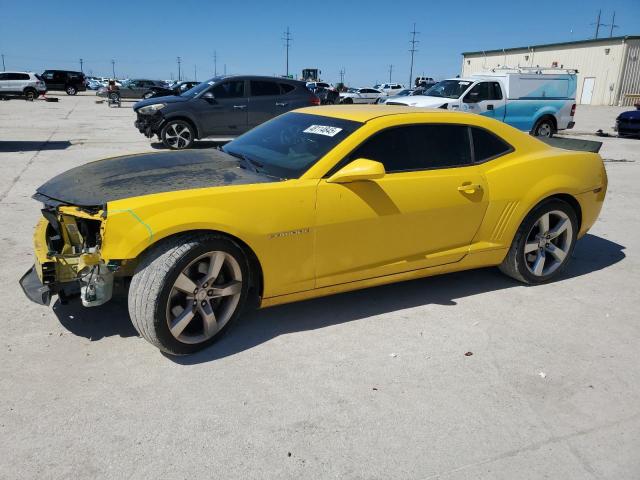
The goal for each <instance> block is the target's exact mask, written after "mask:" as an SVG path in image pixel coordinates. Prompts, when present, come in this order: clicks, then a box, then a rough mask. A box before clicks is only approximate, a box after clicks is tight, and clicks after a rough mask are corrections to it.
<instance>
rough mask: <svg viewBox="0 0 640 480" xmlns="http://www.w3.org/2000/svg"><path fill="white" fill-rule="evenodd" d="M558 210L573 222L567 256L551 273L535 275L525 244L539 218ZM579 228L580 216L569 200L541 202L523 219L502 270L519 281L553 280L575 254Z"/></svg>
mask: <svg viewBox="0 0 640 480" xmlns="http://www.w3.org/2000/svg"><path fill="white" fill-rule="evenodd" d="M557 211H560V212H564V213H565V214H566V216H567V217H568V219H569V221H570V222H571V239H570V242H569V245H568V246H567V247H566V249H565V250H566V256H565V257H564V260H563V261H562V263H561V264H560V265H559V266H558V267H557V268H556V269H555V270H554V271H553V272H551V273H550V274H548V275H535V274H534V273H532V272H531V271H530V269H529V267H528V266H527V259H526V256H525V245H526V244H527V240H528V239H529V237H530V235H531V234H532V232H533V229H534V227H535V225H536V223H537V222H538V219H540V218H541V217H542V216H543V215H544V214H545V213H551V212H557ZM578 228H579V226H578V217H577V214H576V211H575V210H574V209H573V207H572V206H571V205H569V204H568V203H567V202H565V201H563V200H560V199H557V198H552V199H549V200H545V201H543V202H541V203H539V204H538V205H537V206H536V207H535V208H534V209H533V210H531V212H529V214H528V215H527V216H526V217H525V219H524V220H523V221H522V224H521V225H520V227H519V228H518V231H517V232H516V234H515V236H514V238H513V242H512V243H511V247H510V248H509V252H508V253H507V256H506V257H505V259H504V260H503V261H502V263H501V264H500V266H499V268H500V271H502V273H504V274H505V275H508V276H510V277H512V278H514V279H516V280H518V281H519V282H523V283H526V284H529V285H534V284H540V283H546V282H548V281H551V280H553V279H554V278H556V277H558V276H559V275H560V274H562V272H563V271H564V270H565V269H566V268H567V265H568V264H569V262H570V260H571V255H572V254H573V249H574V247H575V244H576V238H577V234H578ZM536 253H537V252H536ZM549 258H552V257H549Z"/></svg>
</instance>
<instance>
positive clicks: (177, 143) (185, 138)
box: [160, 120, 195, 150]
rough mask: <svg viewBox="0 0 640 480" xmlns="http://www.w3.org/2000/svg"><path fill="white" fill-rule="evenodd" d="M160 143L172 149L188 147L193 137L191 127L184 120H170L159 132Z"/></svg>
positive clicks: (193, 133)
mask: <svg viewBox="0 0 640 480" xmlns="http://www.w3.org/2000/svg"><path fill="white" fill-rule="evenodd" d="M160 136H161V137H162V143H164V145H165V146H166V147H168V148H170V149H172V150H183V149H185V148H189V147H190V146H191V144H192V143H193V140H194V138H195V132H194V129H193V127H192V126H191V125H190V124H189V123H187V122H185V121H184V120H170V121H169V122H167V124H166V125H165V126H164V127H163V128H162V131H161V132H160Z"/></svg>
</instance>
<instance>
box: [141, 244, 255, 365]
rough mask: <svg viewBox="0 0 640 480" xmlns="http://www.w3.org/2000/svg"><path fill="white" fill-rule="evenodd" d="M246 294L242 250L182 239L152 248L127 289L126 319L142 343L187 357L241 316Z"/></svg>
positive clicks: (246, 286)
mask: <svg viewBox="0 0 640 480" xmlns="http://www.w3.org/2000/svg"><path fill="white" fill-rule="evenodd" d="M248 292H249V264H248V262H247V259H246V256H245V255H244V252H243V251H242V249H241V248H240V247H239V246H238V245H236V244H235V242H233V241H232V240H230V239H229V238H226V237H224V236H220V235H213V234H205V233H194V234H186V235H180V236H177V237H175V238H172V239H170V240H168V241H165V242H163V243H161V244H160V245H158V246H157V247H155V248H154V249H152V250H151V251H150V252H149V253H148V254H147V256H146V257H145V258H144V259H143V260H142V261H141V262H140V264H139V266H138V268H137V269H136V272H135V274H134V276H133V279H132V281H131V287H130V289H129V315H130V316H131V320H132V322H133V325H134V327H135V328H136V330H137V331H138V333H140V335H141V336H142V337H144V338H145V340H147V341H149V342H150V343H152V344H153V345H155V346H156V347H158V348H159V349H160V350H162V351H163V352H166V353H169V354H172V355H185V354H189V353H193V352H196V351H198V350H200V349H202V348H205V347H207V346H208V345H210V344H211V343H213V342H214V341H215V340H216V339H218V338H219V337H220V336H221V335H222V333H223V332H224V331H226V329H227V328H228V327H229V325H230V324H231V323H232V322H233V321H234V320H235V319H236V318H237V317H238V316H239V315H240V313H241V311H242V309H243V307H244V306H245V304H246V303H247V297H248Z"/></svg>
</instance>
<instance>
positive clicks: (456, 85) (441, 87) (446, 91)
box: [423, 80, 471, 98]
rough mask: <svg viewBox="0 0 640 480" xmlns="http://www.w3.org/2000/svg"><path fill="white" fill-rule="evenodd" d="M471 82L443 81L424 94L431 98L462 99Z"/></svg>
mask: <svg viewBox="0 0 640 480" xmlns="http://www.w3.org/2000/svg"><path fill="white" fill-rule="evenodd" d="M469 85H471V82H470V81H468V80H443V81H441V82H438V83H436V84H435V85H434V86H433V87H431V88H430V89H429V90H427V91H426V92H424V93H423V95H427V96H430V97H444V98H460V95H462V94H463V93H464V92H465V90H466V89H467V88H469Z"/></svg>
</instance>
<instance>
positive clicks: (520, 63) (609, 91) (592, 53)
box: [461, 35, 640, 105]
mask: <svg viewBox="0 0 640 480" xmlns="http://www.w3.org/2000/svg"><path fill="white" fill-rule="evenodd" d="M497 67H514V68H515V67H540V68H541V69H542V68H566V69H575V70H577V71H578V78H577V80H578V84H577V91H576V100H577V103H581V104H591V105H633V104H634V103H635V102H637V101H639V100H640V35H634V36H623V37H610V38H598V39H593V40H580V41H575V42H563V43H549V44H545V45H530V46H526V47H517V48H504V49H499V50H486V51H483V50H479V51H475V52H464V53H463V54H462V75H461V76H463V77H465V76H469V75H472V74H475V73H481V72H486V71H490V70H491V69H492V68H497Z"/></svg>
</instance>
